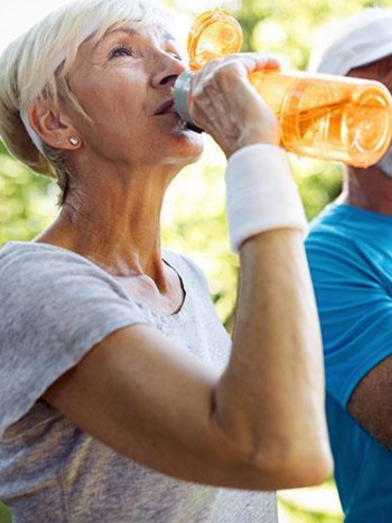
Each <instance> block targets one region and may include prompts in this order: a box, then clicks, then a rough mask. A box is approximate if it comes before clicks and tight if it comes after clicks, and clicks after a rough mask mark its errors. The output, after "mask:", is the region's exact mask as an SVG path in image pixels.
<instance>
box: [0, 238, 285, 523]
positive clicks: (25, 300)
mask: <svg viewBox="0 0 392 523" xmlns="http://www.w3.org/2000/svg"><path fill="white" fill-rule="evenodd" d="M163 258H164V260H165V261H166V262H167V263H168V264H169V265H171V266H172V267H173V268H174V269H175V270H176V271H177V273H178V274H179V275H180V277H181V280H182V284H183V286H184V290H185V293H186V294H185V300H184V303H183V305H182V307H181V309H180V310H179V311H178V312H177V313H176V314H174V315H171V316H159V315H157V314H155V313H154V312H153V311H151V310H150V309H149V308H148V307H147V306H145V305H143V304H141V303H138V302H136V301H134V300H133V299H131V298H130V297H129V296H128V295H127V294H126V292H125V291H124V290H123V288H122V287H121V286H120V285H119V284H118V283H117V282H116V280H115V279H113V278H112V277H111V276H110V275H109V273H107V272H106V271H104V270H102V269H101V268H100V267H98V266H97V265H95V264H94V263H92V262H90V261H89V260H88V259H86V258H84V257H82V256H80V255H78V254H75V253H73V252H71V251H68V250H66V249H62V248H59V247H56V246H53V245H44V244H38V243H26V242H9V243H8V244H6V245H5V246H4V247H3V249H1V250H0V298H1V299H0V397H1V402H0V499H2V500H3V501H4V502H5V503H6V504H7V505H8V506H9V507H10V508H11V510H12V512H13V514H14V521H15V523H37V522H38V521H39V523H251V522H252V523H256V522H257V523H259V522H260V523H261V522H262V523H272V522H276V521H277V509H276V496H275V494H274V493H270V492H268V493H262V492H249V491H243V490H232V489H222V488H215V487H208V486H202V485H196V484H192V483H188V482H185V481H180V480H176V479H173V478H170V477H168V476H165V475H163V474H161V473H158V472H155V471H153V470H151V469H149V468H147V467H144V466H141V465H139V464H137V463H135V462H133V461H132V460H130V459H128V458H126V457H124V456H122V455H120V454H118V453H117V452H116V451H114V450H113V449H111V448H109V447H108V446H106V445H104V444H103V443H101V442H99V441H97V440H96V439H94V438H92V437H91V436H89V434H87V433H86V432H84V431H82V430H81V429H80V428H78V427H77V426H75V425H74V424H72V423H71V422H70V421H69V420H68V419H66V418H65V417H64V416H62V415H61V414H60V413H59V412H58V411H56V410H55V409H53V408H52V407H51V406H50V405H49V404H48V403H46V402H45V401H44V400H42V399H40V397H41V396H42V394H43V392H44V391H45V390H46V389H47V388H48V387H49V386H50V385H51V384H52V383H54V382H55V381H56V379H57V378H59V377H60V376H61V375H62V374H64V373H65V372H66V371H67V370H68V369H70V368H72V367H73V366H75V365H77V363H78V362H79V361H80V360H81V359H82V358H83V356H84V355H85V354H86V353H87V352H88V351H89V350H90V349H91V348H92V347H93V346H94V345H96V344H97V343H98V342H99V341H100V340H102V339H104V338H105V337H106V336H108V335H109V334H110V333H112V332H114V331H115V330H116V329H119V328H121V327H125V326H127V325H133V324H137V323H147V324H150V325H153V326H155V327H156V328H157V329H159V331H160V332H161V333H162V334H163V335H164V336H166V337H167V338H169V339H175V340H181V342H182V344H183V346H184V347H186V350H190V351H191V352H192V353H194V354H196V355H197V356H198V357H200V359H202V360H203V361H206V362H209V363H210V364H212V365H216V366H217V368H219V369H223V368H224V366H225V365H226V363H227V360H228V355H229V351H230V339H229V336H228V335H227V333H226V331H225V330H224V328H223V326H222V325H221V323H220V321H219V319H218V317H217V315H216V312H215V309H214V306H213V304H212V301H211V299H210V296H209V291H208V286H207V283H206V279H205V277H204V276H203V274H202V272H201V271H200V269H199V268H198V267H197V266H196V265H195V264H194V263H193V262H192V261H191V260H189V258H187V257H185V256H180V255H178V254H174V253H172V252H169V251H164V253H163ZM178 392H179V394H183V393H184V391H181V390H179V391H178ZM157 394H159V391H157Z"/></svg>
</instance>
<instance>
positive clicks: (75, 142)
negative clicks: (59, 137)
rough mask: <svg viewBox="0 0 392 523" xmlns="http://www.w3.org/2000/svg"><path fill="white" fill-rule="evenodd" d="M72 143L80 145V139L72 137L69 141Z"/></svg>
mask: <svg viewBox="0 0 392 523" xmlns="http://www.w3.org/2000/svg"><path fill="white" fill-rule="evenodd" d="M69 141H70V143H71V144H72V145H75V146H76V145H79V138H78V137H77V136H71V138H70V139H69Z"/></svg>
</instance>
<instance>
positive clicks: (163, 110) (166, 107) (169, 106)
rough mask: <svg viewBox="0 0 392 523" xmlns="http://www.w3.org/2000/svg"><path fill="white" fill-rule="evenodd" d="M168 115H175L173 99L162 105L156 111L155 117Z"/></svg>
mask: <svg viewBox="0 0 392 523" xmlns="http://www.w3.org/2000/svg"><path fill="white" fill-rule="evenodd" d="M167 113H174V111H173V99H171V100H167V101H166V102H164V103H163V104H161V105H160V106H159V107H158V109H157V110H156V111H155V113H154V114H155V115H157V116H158V115H161V114H167Z"/></svg>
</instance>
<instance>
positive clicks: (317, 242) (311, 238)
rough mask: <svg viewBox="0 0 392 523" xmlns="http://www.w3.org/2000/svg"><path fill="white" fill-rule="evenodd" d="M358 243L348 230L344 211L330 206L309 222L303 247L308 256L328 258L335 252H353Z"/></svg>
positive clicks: (338, 207)
mask: <svg viewBox="0 0 392 523" xmlns="http://www.w3.org/2000/svg"><path fill="white" fill-rule="evenodd" d="M358 241H360V240H359V238H358V237H357V236H356V235H355V234H353V231H352V230H350V227H349V216H347V213H346V210H345V209H344V208H343V207H342V206H338V205H330V206H328V207H327V208H326V209H325V210H324V211H323V212H322V213H321V214H320V215H319V216H318V217H317V218H315V219H314V220H313V221H312V222H311V224H310V228H309V233H308V236H307V238H306V240H305V247H306V251H307V253H308V254H313V253H320V254H322V255H323V256H327V257H328V256H329V255H332V254H333V252H334V251H337V250H342V249H343V250H346V249H347V250H350V251H352V250H355V249H356V244H357V242H358Z"/></svg>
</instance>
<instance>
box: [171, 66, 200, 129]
mask: <svg viewBox="0 0 392 523" xmlns="http://www.w3.org/2000/svg"><path fill="white" fill-rule="evenodd" d="M192 76H193V73H192V71H185V72H184V73H182V74H180V76H179V77H178V78H177V80H176V83H175V84H174V110H175V112H176V113H178V114H179V115H180V117H181V118H182V119H183V120H184V122H185V123H186V126H187V127H188V129H191V130H192V131H196V132H199V133H201V132H203V130H202V129H200V127H197V126H196V125H195V124H194V122H193V121H192V118H191V116H190V114H189V93H190V91H191V82H192Z"/></svg>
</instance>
